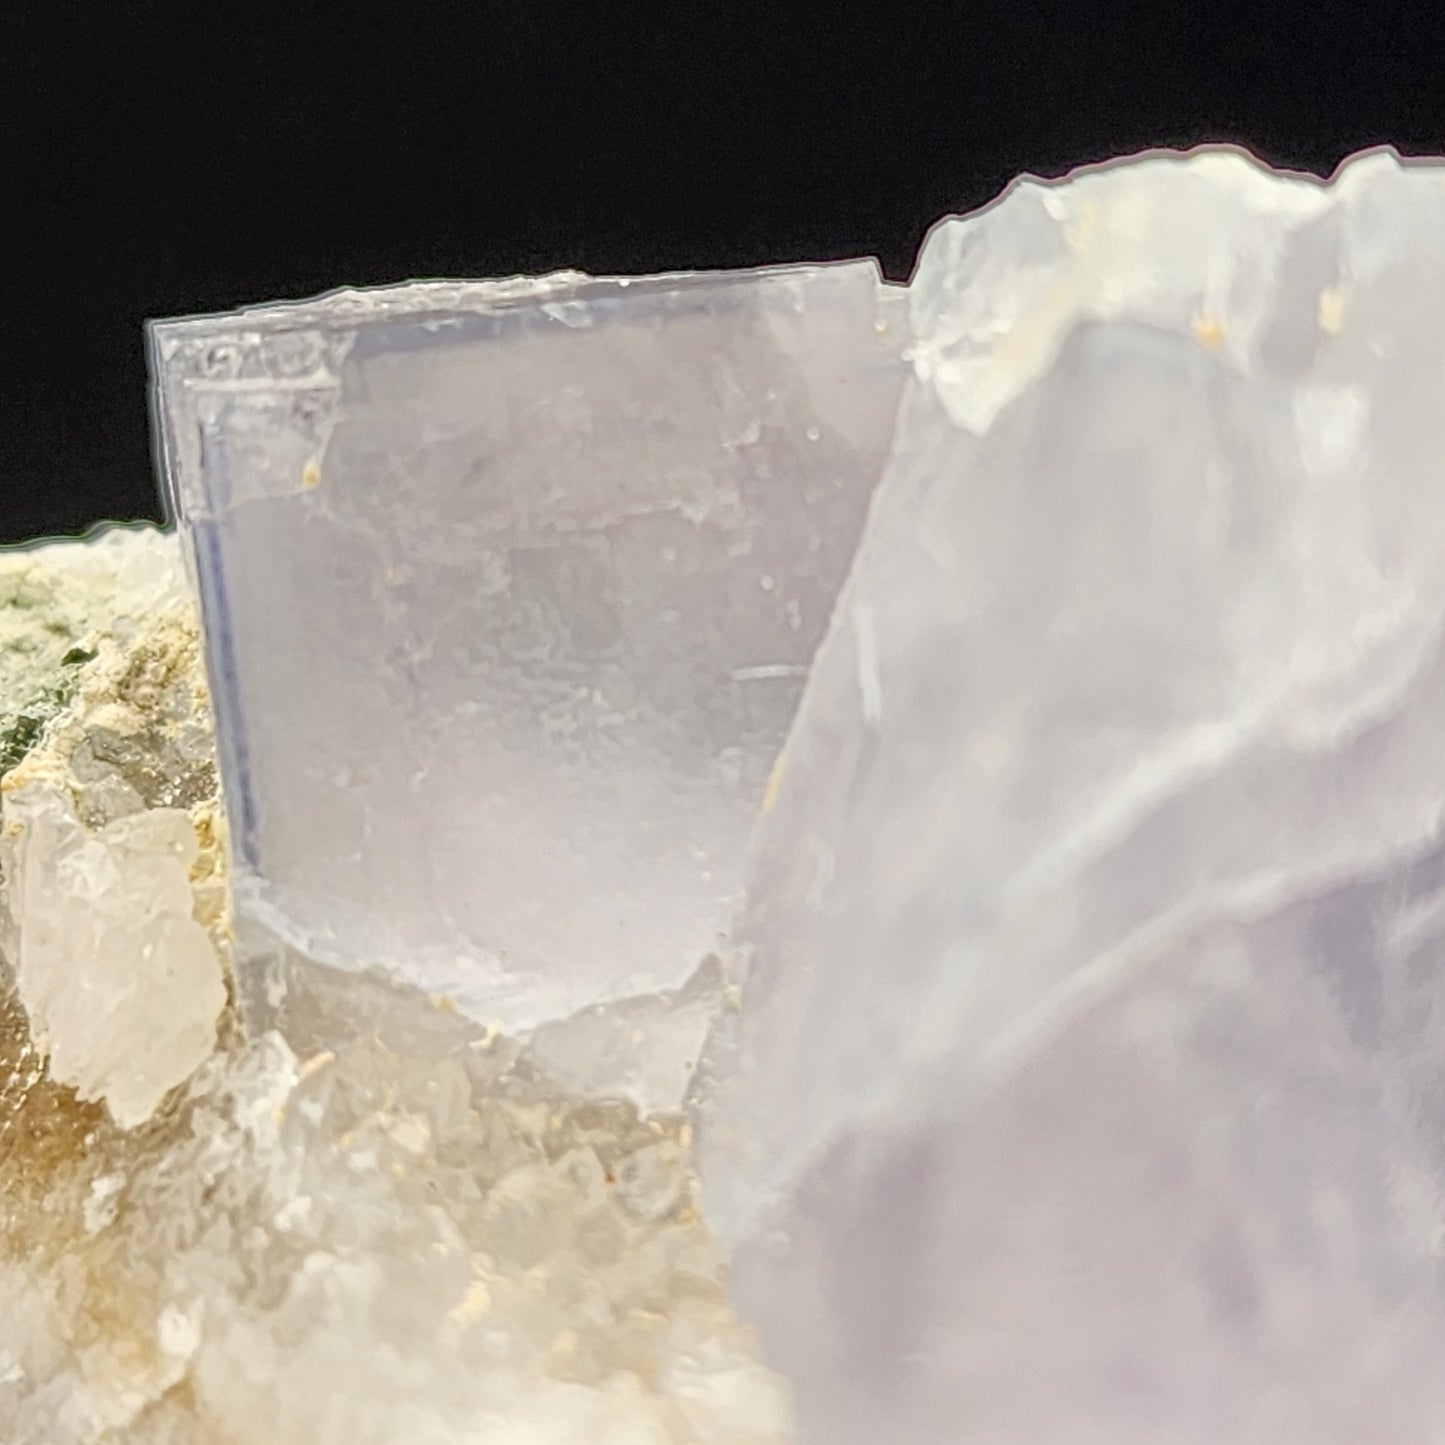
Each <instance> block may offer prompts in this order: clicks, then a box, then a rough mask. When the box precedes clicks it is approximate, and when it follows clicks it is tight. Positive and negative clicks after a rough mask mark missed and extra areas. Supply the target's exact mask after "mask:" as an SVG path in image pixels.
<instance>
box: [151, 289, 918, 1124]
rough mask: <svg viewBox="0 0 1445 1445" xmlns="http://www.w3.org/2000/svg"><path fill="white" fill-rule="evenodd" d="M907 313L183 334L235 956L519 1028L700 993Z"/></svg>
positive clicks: (733, 312) (380, 296) (799, 679)
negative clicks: (337, 977) (241, 934)
mask: <svg viewBox="0 0 1445 1445" xmlns="http://www.w3.org/2000/svg"><path fill="white" fill-rule="evenodd" d="M899 299H901V298H899ZM890 300H892V295H891V294H885V293H884V292H883V291H882V290H881V289H880V286H879V281H878V272H877V268H876V266H875V265H873V264H872V263H871V262H858V263H849V264H845V265H839V266H830V267H785V268H780V269H777V270H773V271H764V272H759V273H754V274H741V275H736V276H728V275H721V276H691V277H686V276H678V277H662V278H656V279H651V280H642V281H638V282H635V283H634V282H629V281H627V280H620V281H611V282H606V281H596V280H591V279H589V278H586V277H582V276H576V275H560V276H555V277H550V278H546V279H543V280H539V281H522V280H518V281H511V282H500V283H492V284H479V285H473V286H462V285H453V284H432V285H416V286H408V287H402V288H398V289H396V290H393V291H390V292H387V291H380V292H369V293H362V294H354V293H353V294H340V295H336V296H332V297H329V298H325V299H323V300H321V301H318V302H313V303H308V304H305V305H301V306H290V307H276V308H270V309H264V310H258V311H255V312H248V313H243V314H241V315H238V316H226V317H217V318H203V319H199V320H188V321H181V322H173V323H165V324H162V325H158V326H157V327H156V328H155V329H154V332H153V349H154V356H155V361H156V370H157V375H158V377H159V381H160V396H161V417H162V422H163V429H162V435H163V438H164V441H165V455H166V460H167V464H168V475H169V478H170V483H171V487H172V496H173V500H174V503H175V506H176V509H177V512H178V514H179V516H180V518H181V520H182V522H183V524H184V526H185V528H186V531H187V535H188V536H189V538H190V540H191V544H192V546H193V548H194V549H195V556H196V568H197V574H198V577H199V581H200V586H201V596H202V599H203V603H204V608H205V615H206V621H207V627H208V640H209V646H210V655H211V671H212V676H213V678H214V679H215V684H216V695H217V706H218V708H219V711H220V721H221V729H220V739H221V745H222V766H223V769H224V771H225V775H226V779H227V792H228V797H229V799H230V801H231V813H232V824H233V828H234V833H235V847H236V857H235V874H236V906H237V913H238V917H239V921H240V925H241V927H242V929H243V930H245V929H247V928H249V929H251V930H252V935H253V937H255V936H260V935H262V934H263V932H264V933H269V934H270V935H271V936H272V937H273V938H274V939H275V940H277V941H278V942H279V943H280V944H282V945H284V946H286V947H289V948H290V949H293V950H296V951H299V952H300V953H301V954H302V955H304V956H305V957H306V958H309V959H312V960H317V961H320V962H324V963H327V964H331V965H334V966H338V967H341V968H352V969H355V968H359V967H372V968H380V969H382V970H383V971H384V972H385V973H386V974H387V975H388V976H390V977H392V978H394V979H397V980H399V981H401V982H404V983H406V984H409V985H411V986H413V987H415V988H418V989H421V990H423V991H424V992H426V993H427V994H429V995H431V996H433V997H441V998H445V999H447V1000H448V1001H450V1003H452V1004H454V1005H455V1006H456V1007H457V1008H458V1009H460V1010H461V1011H462V1012H463V1013H465V1014H468V1015H471V1016H473V1017H475V1018H477V1019H478V1020H480V1021H482V1022H495V1024H496V1025H497V1026H498V1027H501V1028H503V1029H506V1030H517V1029H523V1028H529V1027H532V1026H535V1025H537V1024H541V1023H544V1022H548V1021H556V1020H560V1019H564V1018H566V1017H567V1016H569V1015H572V1014H575V1013H577V1012H578V1011H580V1010H583V1009H591V1008H593V1007H595V1006H597V1005H603V1004H608V1003H610V1002H614V1001H619V1000H625V999H627V998H628V997H631V996H647V995H653V994H656V993H658V992H661V991H665V990H672V989H677V988H680V987H682V986H683V985H684V984H685V983H686V982H687V980H688V978H689V976H690V975H691V974H692V973H693V972H694V971H695V970H696V969H697V968H698V966H699V965H700V963H701V961H702V960H703V959H704V958H705V957H706V956H707V955H708V954H709V953H710V952H712V951H713V950H714V949H715V948H716V947H717V942H718V937H719V933H720V932H721V931H722V930H724V929H725V928H726V927H727V925H728V922H729V921H730V917H731V913H732V911H733V910H734V908H735V907H736V902H737V898H738V895H739V892H740V888H741V870H742V865H743V862H744V860H745V858H746V842H747V837H748V831H749V827H750V824H751V820H752V817H753V814H754V812H755V809H756V806H757V803H758V800H759V799H760V798H761V796H762V794H763V790H764V787H765V784H766V781H767V777H768V771H769V769H770V768H771V766H772V764H773V760H774V758H775V757H776V755H777V752H778V749H779V747H780V746H781V744H782V741H783V738H784V736H785V735H786V732H787V728H788V725H789V723H790V722H791V719H792V715H793V712H794V710H795V708H796V704H797V699H798V695H799V693H800V692H801V690H802V685H803V675H804V673H805V672H806V669H807V664H808V663H809V661H810V660H811V658H812V654H813V651H814V649H815V648H816V646H817V643H818V641H819V639H820V638H821V636H822V633H823V630H824V628H825V627H826V626H827V622H828V616H829V609H830V608H831V606H832V602H833V599H834V597H835V596H836V595H837V591H838V588H839V586H840V585H841V583H842V579H843V575H844V572H845V571H846V569H847V566H848V563H849V561H850V559H851V557H852V554H853V550H854V547H855V545H856V542H857V537H858V532H859V528H860V527H861V525H862V522H863V514H864V510H865V508H866V506H867V502H868V498H869V495H870V493H871V491H872V488H873V485H874V483H875V482H876V481H877V477H878V473H879V470H880V468H881V466H882V461H883V456H884V453H885V451H886V448H887V444H888V437H889V434H890V432H891V429H892V424H893V414H894V410H895V408H896V404H897V398H898V394H899V390H900V388H901V385H902V380H903V367H902V364H901V360H900V351H901V341H902V328H901V326H900V325H897V324H893V325H890V315H891V314H892V313H894V312H895V311H896V309H897V308H896V306H890V304H889V302H890ZM900 319H901V317H900ZM263 951H264V950H263V947H262V946H260V945H257V944H254V943H253V944H252V946H251V947H249V948H248V949H247V950H246V952H247V955H248V959H249V960H254V959H255V958H257V957H259V956H260V955H261V954H262V953H263ZM247 967H248V965H247V963H243V972H244V971H245V970H246V968H247ZM246 986H247V981H246V980H245V979H243V987H246ZM694 1033H695V1034H698V1033H699V1031H698V1030H694ZM699 1043H700V1037H695V1038H694V1042H693V1044H692V1046H691V1047H689V1048H687V1049H686V1050H685V1051H684V1053H685V1054H686V1055H687V1056H688V1057H689V1060H690V1058H694V1057H695V1056H696V1051H697V1046H698V1044H699ZM685 1083H686V1071H685V1070H682V1071H680V1072H677V1073H676V1077H675V1078H674V1081H673V1084H672V1095H673V1099H672V1102H674V1103H675V1102H676V1101H677V1099H678V1098H680V1096H681V1092H682V1089H683V1087H684V1085H685Z"/></svg>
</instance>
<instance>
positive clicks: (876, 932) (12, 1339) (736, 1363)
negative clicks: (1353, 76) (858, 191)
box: [0, 150, 1445, 1445]
mask: <svg viewBox="0 0 1445 1445" xmlns="http://www.w3.org/2000/svg"><path fill="white" fill-rule="evenodd" d="M1442 237H1445V173H1442V171H1441V170H1440V168H1439V167H1438V166H1435V165H1430V164H1422V165H1411V164H1405V163H1401V162H1400V161H1399V159H1398V157H1396V156H1393V155H1391V154H1388V153H1375V154H1371V155H1369V156H1366V157H1362V158H1359V159H1357V160H1355V161H1354V162H1352V163H1351V164H1349V165H1348V166H1347V167H1345V168H1344V169H1343V170H1342V172H1341V173H1340V175H1339V176H1338V177H1337V178H1336V179H1335V180H1334V181H1333V183H1331V184H1324V183H1321V182H1318V181H1315V180H1312V179H1308V178H1302V177H1291V176H1282V175H1277V174H1272V173H1270V172H1269V171H1268V170H1266V169H1265V168H1263V167H1260V166H1258V165H1256V164H1255V163H1253V162H1252V161H1250V160H1249V159H1248V158H1247V157H1244V156H1242V155H1240V154H1237V153H1234V152H1231V151H1221V150H1209V151H1204V152H1200V153H1196V154H1193V155H1191V156H1188V157H1183V156H1177V155H1164V154H1160V155H1153V156H1149V157H1144V158H1141V159H1138V160H1135V161H1133V162H1130V163H1127V164H1122V165H1115V166H1108V167H1102V168H1098V169H1095V170H1092V171H1089V172H1085V173H1081V174H1078V175H1075V176H1073V177H1071V178H1069V179H1067V180H1066V181H1064V182H1061V183H1045V182H1037V181H1031V180H1030V181H1025V182H1023V183H1020V184H1018V185H1016V186H1014V187H1012V188H1011V189H1010V190H1009V191H1008V193H1007V194H1006V195H1005V196H1004V197H1002V198H1001V199H1000V201H999V202H998V203H997V204H995V205H994V206H992V207H990V208H989V209H988V210H986V211H984V212H981V213H980V214H978V215H975V216H972V217H968V218H965V219H952V220H947V221H945V222H943V223H941V224H940V225H939V226H938V227H937V228H936V229H935V230H934V231H933V232H932V233H931V235H930V236H929V238H928V240H927V243H926V245H925V247H924V250H923V253H922V256H921V259H920V262H919V266H918V269H917V273H916V274H915V276H914V277H913V279H912V281H911V283H910V285H909V287H908V288H907V289H906V291H905V290H903V289H902V288H897V287H891V286H885V285H883V284H882V283H881V282H880V281H879V279H878V275H877V272H876V268H874V267H873V266H872V265H871V264H870V263H859V264H845V265H842V266H826V267H795V268H784V269H780V270H775V271H764V272H757V273H749V274H745V275H739V276H700V277H663V278H654V279H652V280H648V281H637V282H624V281H596V280H591V279H589V278H585V277H579V276H575V275H564V276H557V277H550V278H545V279H543V280H538V281H526V280H516V281H509V282H494V283H478V284H475V285H472V284H460V283H458V284H451V283H446V284H441V283H434V284H427V285H419V286H412V287H400V288H393V289H391V290H386V291H379V292H367V293H341V294H337V295H334V296H331V297H327V298H322V299H321V300H319V301H316V302H309V303H304V304H301V305H296V306H278V307H268V308H260V309H257V310H254V311H250V312H246V313H241V314H238V315H236V316H230V317H210V318H199V319H193V320H189V321H181V322H168V323H164V324H161V325H158V326H157V327H156V328H154V330H153V332H152V346H153V358H154V362H155V367H156V378H157V421H158V426H159V434H160V439H161V452H162V461H163V465H164V468H165V473H166V477H167V481H168V485H169V488H170V495H171V498H172V501H173V504H174V507H175V510H176V513H177V519H178V522H179V528H180V532H181V535H182V541H183V543H184V546H185V549H186V551H185V554H186V557H187V560H188V562H189V565H190V568H191V576H192V579H193V581H194V583H195V586H196V589H197V593H198V597H199V603H200V634H201V636H200V641H201V643H202V648H201V650H203V651H204V654H205V665H206V668H207V671H208V675H209V678H210V681H211V687H210V690H209V691H210V696H211V697H213V699H214V706H215V725H216V739H217V745H218V750H219V758H220V781H221V783H222V785H223V794H224V799H225V803H226V810H225V811H226V815H227V816H226V820H225V821H224V822H223V820H222V818H221V816H220V813H219V811H218V806H217V798H216V796H215V782H216V779H215V774H214V771H213V770H212V768H211V763H210V752H209V739H210V733H209V724H208V719H209V713H208V701H209V699H208V693H207V689H206V688H205V687H204V686H202V684H201V683H200V681H199V677H198V675H197V672H196V669H197V666H198V649H197V646H196V637H195V624H194V622H193V621H192V620H191V618H190V613H189V611H188V609H187V606H186V602H185V597H184V595H183V589H182V588H181V587H180V586H179V583H178V577H177V574H176V572H175V570H174V555H173V554H169V553H166V552H165V548H166V547H167V546H168V545H170V542H169V540H168V539H167V540H166V541H161V540H158V539H149V540H143V539H139V538H128V539H121V540H113V541H111V542H107V543H105V544H104V547H108V548H110V549H111V550H110V551H108V552H106V551H103V550H102V551H100V552H96V551H94V550H89V551H83V552H74V553H72V554H71V559H72V562H73V564H74V565H71V563H70V562H67V563H66V564H65V565H62V564H61V563H60V562H59V560H58V558H57V559H53V560H52V559H50V558H49V557H44V558H43V560H42V557H41V556H37V557H35V558H32V559H31V560H30V561H29V562H27V561H25V560H21V561H18V562H17V561H15V560H14V559H11V560H10V561H9V562H7V563H6V564H5V569H4V570H0V603H4V606H0V689H3V691H4V693H5V695H4V696H0V773H4V774H5V777H4V781H3V784H0V807H3V823H4V833H5V836H4V840H3V847H0V868H3V870H4V885H5V900H4V902H5V907H4V910H3V911H0V921H3V928H0V954H3V958H4V960H5V964H6V968H7V972H6V973H5V975H4V976H3V981H4V982H5V983H6V984H7V985H13V988H10V990H9V991H8V992H5V991H0V1066H3V1069H4V1072H3V1073H0V1181H3V1184H4V1190H5V1193H4V1195H3V1196H0V1198H3V1209H0V1290H3V1293H4V1298H5V1299H6V1300H7V1302H9V1303H11V1305H12V1308H11V1309H9V1310H8V1311H5V1312H4V1315H3V1318H0V1437H3V1438H4V1439H5V1440H6V1441H7V1442H9V1441H15V1442H19V1445H41V1442H43V1445H71V1442H80V1441H87V1442H108V1445H202V1442H211V1441H220V1440H225V1441H227V1442H230V1445H251V1442H255V1445H261V1442H263V1441H264V1442H266V1445H283V1442H285V1445H289V1442H292V1441H296V1442H298V1445H299V1442H301V1441H306V1442H307V1445H331V1442H337V1445H339V1442H342V1441H345V1442H347V1445H352V1442H357V1441H365V1442H375V1445H383V1442H385V1445H402V1442H405V1445H413V1442H423V1445H430V1442H437V1445H440V1442H442V1441H448V1442H450V1441H455V1440H467V1441H469V1442H473V1441H474V1442H477V1445H484V1442H485V1445H491V1442H494V1441H508V1442H524V1441H525V1442H533V1441H537V1442H540V1441H543V1440H545V1441H548V1442H552V1445H556V1442H564V1441H565V1442H574V1441H575V1442H578V1445H581V1442H583V1441H588V1442H591V1441H604V1440H610V1441H614V1442H616V1445H624V1442H625V1445H631V1442H638V1445H642V1442H648V1445H650V1442H654V1441H656V1442H675V1445H681V1442H684V1441H686V1442H690V1445H691V1442H716V1445H743V1442H748V1445H762V1442H782V1441H783V1440H785V1439H786V1438H788V1435H789V1431H790V1429H791V1424H790V1421H791V1419H792V1418H793V1415H795V1416H796V1422H797V1430H798V1437H799V1438H800V1439H801V1440H802V1441H803V1442H805V1445H825V1442H826V1445H864V1442H867V1445H874V1442H877V1441H884V1440H888V1441H891V1440H898V1441H902V1442H907V1445H958V1442H971V1441H977V1442H980V1445H982V1442H989V1445H1037V1442H1040V1441H1066V1442H1068V1445H1093V1442H1099V1445H1103V1442H1108V1445H1121V1442H1139V1445H1143V1442H1146V1441H1147V1442H1155V1441H1165V1440H1167V1441H1170V1442H1180V1445H1190V1442H1198V1445H1217V1442H1219V1441H1225V1440H1227V1441H1231V1442H1240V1445H1296V1442H1298V1445H1304V1442H1309V1445H1357V1442H1359V1441H1362V1440H1369V1441H1376V1440H1379V1441H1392V1442H1393V1441H1425V1440H1431V1439H1434V1438H1436V1437H1437V1436H1438V1434H1439V1432H1440V1424H1439V1422H1440V1421H1441V1420H1445V1372H1442V1371H1441V1370H1440V1368H1439V1361H1440V1359H1441V1358H1442V1356H1445V1293H1442V1279H1445V1275H1442V1270H1441V1263H1440V1261H1441V1259H1442V1258H1445V1142H1442V1141H1445V1103H1442V1101H1445V1045H1442V1042H1441V1035H1440V1027H1439V1026H1440V1024H1441V1023H1442V1021H1445V942H1442V939H1445V841H1442V838H1441V821H1442V809H1445V772H1442V770H1441V768H1440V766H1439V761H1438V759H1439V753H1440V747H1441V737H1442V735H1445V650H1442V649H1445V525H1442V523H1441V519H1440V517H1439V516H1437V513H1438V512H1439V511H1440V507H1439V501H1438V498H1439V494H1440V488H1441V483H1440V480H1439V472H1440V460H1439V459H1440V456H1441V454H1442V453H1445V420H1442V418H1445V411H1442V408H1441V406H1440V395H1441V387H1442V384H1445V241H1442ZM82 556H83V557H84V559H85V560H84V561H82V560H81V558H82ZM166 558H169V562H168V563H167V562H166V561H165V559H166ZM122 561H123V562H124V567H122V566H121V563H122ZM161 564H164V565H161ZM167 566H169V568H170V570H169V571H167ZM122 573H123V574H124V580H122ZM67 579H69V580H67ZM77 579H78V580H77ZM77 589H78V590H77ZM87 589H88V590H87ZM147 589H149V590H147ZM82 597H90V598H92V599H93V606H91V605H89V604H87V605H86V606H81V605H80V603H79V602H77V601H76V599H77V598H82ZM137 599H142V600H137ZM145 599H148V600H145ZM92 612H93V613H95V614H96V616H94V617H91V615H90V614H91V613H92ZM41 614H43V615H45V616H47V617H51V618H53V619H54V620H55V624H56V625H55V626H53V627H47V626H38V625H36V619H37V618H38V616H39V615H41ZM82 614H84V615H85V616H86V617H87V618H89V620H88V621H85V623H84V625H81V622H80V621H79V619H80V617H81V615H82ZM102 614H103V616H102ZM7 639H8V641H7ZM227 825H229V830H230V837H231V839H232V841H233V843H234V855H231V854H229V853H228V851H227V847H226V838H227ZM228 870H229V871H228ZM232 877H233V878H234V882H235V889H234V916H233V914H232V909H231V906H230V904H229V902H228V900H229V899H230V896H231V895H230V894H229V892H228V890H227V887H226V884H227V881H228V879H230V878H232ZM704 1039H706V1042H705V1046H704ZM699 1057H701V1066H700V1067H697V1068H695V1064H696V1063H697V1061H698V1059H699ZM684 1089H689V1090H690V1095H689V1108H690V1116H689V1118H688V1120H687V1121H684V1119H683V1117H681V1116H680V1115H679V1114H678V1113H676V1112H675V1111H672V1106H674V1105H675V1104H676V1103H677V1102H678V1100H679V1099H680V1098H681V1096H682V1094H683V1091H684ZM694 1137H695V1138H696V1141H697V1142H696V1162H697V1166H698V1169H699V1172H700V1175H701V1183H702V1188H701V1193H700V1194H699V1193H698V1192H697V1190H696V1186H695V1181H694V1180H693V1178H692V1175H691V1164H692V1159H693V1140H694ZM704 1221H706V1223H705V1222H704ZM710 1231H712V1232H710ZM714 1233H715V1235H716V1236H717V1237H718V1238H719V1239H720V1242H721V1245H722V1247H723V1249H724V1250H725V1252H726V1256H727V1259H728V1264H729V1271H728V1291H729V1298H725V1296H724V1290H723V1269H722V1255H721V1254H720V1253H719V1251H718V1250H717V1248H715V1246H714V1243H713V1238H714ZM729 1299H730V1301H731V1305H730V1303H729ZM732 1307H735V1308H736V1309H737V1310H738V1313H739V1314H740V1315H741V1316H742V1317H743V1318H744V1319H745V1320H746V1321H749V1322H751V1324H752V1325H755V1326H756V1328H757V1330H758V1337H759V1339H760V1341H761V1346H762V1358H763V1360H764V1361H765V1364H759V1363H758V1361H757V1359H756V1358H755V1356H754V1352H753V1346H752V1342H751V1336H750V1335H749V1333H748V1330H747V1329H746V1328H745V1327H744V1326H742V1325H740V1324H739V1323H738V1321H737V1320H736V1319H735V1318H734V1316H733V1315H732V1313H731V1308H732ZM774 1369H776V1370H778V1371H781V1372H782V1375H783V1376H785V1377H786V1379H787V1380H788V1382H789V1385H790V1390H791V1397H792V1398H791V1406H790V1403H789V1400H788V1398H787V1397H786V1395H785V1392H784V1391H783V1389H782V1387H781V1385H780V1379H779V1376H778V1375H775V1374H774V1373H772V1371H773V1370H774ZM790 1411H791V1413H790Z"/></svg>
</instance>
